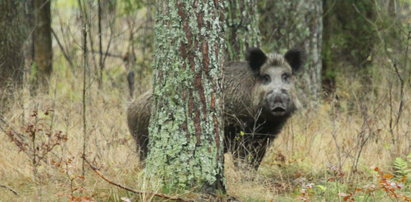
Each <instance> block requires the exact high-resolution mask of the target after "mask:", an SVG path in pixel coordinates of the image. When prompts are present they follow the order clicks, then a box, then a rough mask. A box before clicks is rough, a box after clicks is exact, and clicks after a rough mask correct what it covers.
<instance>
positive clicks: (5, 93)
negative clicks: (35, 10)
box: [0, 0, 28, 111]
mask: <svg viewBox="0 0 411 202" xmlns="http://www.w3.org/2000/svg"><path fill="white" fill-rule="evenodd" d="M25 20H26V18H25V11H24V5H23V3H21V1H15V0H2V1H0V111H1V110H2V109H4V105H5V104H6V98H10V96H11V94H12V93H13V92H15V91H16V90H17V89H18V88H19V87H20V86H21V85H22V83H23V75H24V54H23V50H22V47H23V44H24V41H25V40H26V38H27V33H28V30H27V27H26V26H27V23H26V22H25Z"/></svg>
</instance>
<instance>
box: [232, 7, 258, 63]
mask: <svg viewBox="0 0 411 202" xmlns="http://www.w3.org/2000/svg"><path fill="white" fill-rule="evenodd" d="M225 8H226V9H225V10H226V21H225V22H226V31H225V32H226V58H227V60H228V61H238V60H243V59H244V57H245V51H246V49H247V48H250V47H259V46H260V41H261V39H260V29H259V27H258V8H257V0H229V1H226V2H225Z"/></svg>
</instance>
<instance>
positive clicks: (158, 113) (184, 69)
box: [146, 0, 225, 193]
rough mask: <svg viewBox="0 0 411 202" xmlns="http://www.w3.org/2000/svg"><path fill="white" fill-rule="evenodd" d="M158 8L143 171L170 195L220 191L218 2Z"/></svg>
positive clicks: (178, 1) (173, 0)
mask: <svg viewBox="0 0 411 202" xmlns="http://www.w3.org/2000/svg"><path fill="white" fill-rule="evenodd" d="M156 7H157V16H156V25H155V53H154V55H155V62H154V83H153V87H154V89H153V102H154V106H153V109H152V110H153V111H152V116H151V119H150V129H149V136H150V142H149V154H148V157H147V161H146V171H147V172H148V174H149V175H150V176H152V177H155V178H159V179H160V180H161V181H162V183H163V185H164V186H165V188H167V189H168V190H170V189H171V190H180V189H192V188H193V187H196V190H197V191H201V192H207V193H215V192H216V191H217V190H223V191H224V190H225V187H224V169H223V166H224V164H223V162H224V156H223V142H222V141H223V121H222V109H223V99H222V90H221V87H222V64H223V58H224V57H223V47H224V44H223V43H224V40H223V32H222V30H223V29H222V26H223V25H222V20H223V15H222V12H223V5H222V1H212V0H170V1H157V5H156Z"/></svg>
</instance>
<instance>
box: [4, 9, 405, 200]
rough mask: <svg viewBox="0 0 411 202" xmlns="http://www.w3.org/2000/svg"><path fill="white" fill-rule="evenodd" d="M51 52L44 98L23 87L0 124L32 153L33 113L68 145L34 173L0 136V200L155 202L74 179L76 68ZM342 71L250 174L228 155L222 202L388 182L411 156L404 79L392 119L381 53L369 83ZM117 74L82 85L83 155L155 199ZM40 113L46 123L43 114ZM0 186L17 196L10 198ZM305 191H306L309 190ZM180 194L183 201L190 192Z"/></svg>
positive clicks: (140, 85) (123, 38)
mask: <svg viewBox="0 0 411 202" xmlns="http://www.w3.org/2000/svg"><path fill="white" fill-rule="evenodd" d="M60 9H61V8H60ZM54 12H56V11H54ZM59 15H60V16H61V17H60V18H57V20H55V21H54V23H55V24H54V25H53V26H54V27H56V28H60V27H63V29H61V30H59V29H56V31H57V33H58V35H59V36H62V37H63V35H64V34H63V33H64V32H67V33H68V35H66V36H65V39H64V40H66V42H67V44H78V41H80V38H79V36H78V34H76V33H77V32H76V30H78V28H79V27H77V28H76V26H77V24H76V21H75V19H71V21H70V20H69V21H68V22H63V20H61V19H63V18H64V19H70V17H69V16H70V15H71V14H70V13H69V14H67V15H68V16H65V15H64V14H63V13H59ZM140 16H141V15H140ZM136 19H138V18H136ZM119 21H120V20H119ZM123 21H125V20H124V19H123ZM123 21H120V22H121V23H120V25H118V30H119V31H118V33H117V35H114V36H115V38H114V40H113V47H112V50H113V52H119V53H123V52H124V50H126V49H127V47H128V45H129V44H127V38H128V36H127V34H124V33H126V31H125V30H127V25H126V23H124V22H123ZM137 25H138V23H137ZM66 28H72V29H73V30H71V31H68V30H66ZM106 37H107V36H106ZM76 41H77V42H76ZM106 41H107V40H106ZM76 47H77V46H74V48H73V47H72V48H73V52H74V54H73V55H74V60H76V59H77V58H79V57H80V56H79V55H78V54H76V53H77V52H76V51H78V47H77V49H76ZM54 50H55V55H54V64H53V65H54V72H53V75H52V81H51V85H50V92H49V93H48V94H40V95H37V96H34V97H33V96H30V93H29V87H28V86H25V87H24V88H23V90H21V91H19V92H18V93H16V95H15V97H16V99H15V100H14V101H13V102H12V103H11V104H10V105H8V106H7V107H8V108H9V110H8V112H7V113H6V114H2V117H4V120H5V122H6V123H7V125H4V124H3V123H0V124H3V125H2V126H3V127H4V129H5V131H6V132H9V131H14V132H15V134H17V133H18V134H22V136H23V137H24V138H23V139H24V140H25V141H26V143H27V145H28V146H30V134H28V133H27V132H26V131H27V130H26V129H27V127H28V126H30V125H36V120H35V119H33V117H32V116H31V115H32V114H33V112H34V111H37V112H38V117H39V119H40V120H41V121H40V122H41V124H38V125H37V126H38V127H39V128H41V129H43V132H44V131H47V130H51V131H61V132H62V134H64V135H67V141H62V142H61V144H60V145H57V146H56V147H54V148H53V150H52V151H51V152H49V153H48V154H47V155H46V156H45V157H44V160H42V161H41V162H39V163H38V164H37V165H33V155H30V152H24V151H20V150H21V149H22V148H21V147H19V146H17V145H16V144H15V142H13V141H12V140H11V139H10V138H9V136H7V134H6V133H5V132H3V131H0V137H1V139H2V141H1V142H0V148H1V149H0V151H1V152H0V201H39V200H42V201H67V200H68V199H70V198H72V199H79V197H81V196H83V197H89V198H93V199H96V200H99V201H122V200H126V199H127V198H129V199H131V200H137V201H150V200H153V201H155V200H158V199H153V197H152V196H150V195H135V194H131V193H127V192H126V191H124V190H122V189H118V188H117V187H114V186H112V185H110V184H108V183H106V182H104V181H103V180H102V179H101V178H99V177H98V176H97V175H95V173H93V172H92V171H91V170H90V169H87V172H86V176H81V165H82V160H81V153H82V143H83V142H82V140H83V128H82V125H83V123H82V99H81V94H82V89H81V87H82V86H81V85H80V84H81V83H82V78H81V76H80V75H82V69H81V68H80V67H79V66H76V67H75V68H74V69H71V68H70V67H69V66H68V64H67V63H66V62H65V61H64V58H63V56H62V54H61V52H60V51H59V49H58V47H57V45H55V47H54ZM122 51H123V52H122ZM140 60H141V58H140ZM79 61H80V60H79ZM90 62H91V63H92V62H93V60H92V59H91V61H90ZM75 64H77V63H76V62H75ZM92 64H93V63H92ZM340 65H341V70H340V72H339V77H338V78H337V91H336V94H335V95H333V96H330V97H328V98H327V99H325V100H323V101H321V102H320V103H319V104H318V107H317V108H315V109H300V110H299V111H298V112H297V113H296V114H295V115H294V117H292V118H291V120H290V121H289V122H288V123H287V125H286V126H285V127H284V129H283V131H282V133H281V134H280V135H279V137H278V138H277V139H276V140H275V141H274V143H273V144H272V146H271V148H270V151H269V152H268V153H267V156H266V157H265V159H264V160H263V163H262V166H261V168H260V169H259V170H258V171H252V170H247V169H238V168H235V167H234V165H233V163H232V159H231V156H230V155H226V180H227V186H228V193H229V194H230V195H233V196H235V197H237V198H239V199H241V200H244V201H269V200H273V201H295V199H298V197H301V196H304V197H308V198H310V197H311V198H310V199H312V200H316V201H336V200H343V197H342V196H339V195H338V194H339V193H342V192H344V193H352V192H353V190H355V188H357V187H364V186H366V185H373V184H376V185H377V186H379V185H378V179H380V178H378V176H376V173H375V172H374V170H373V169H371V168H370V167H378V168H379V169H381V170H384V172H387V173H389V172H392V171H393V161H394V160H395V158H397V157H401V158H404V159H406V156H407V155H408V154H409V153H411V150H410V149H411V139H410V135H411V134H410V133H411V103H410V102H411V89H410V87H411V86H410V83H409V78H408V83H406V86H405V91H404V92H405V93H404V96H403V98H402V100H403V104H404V105H403V108H402V110H401V113H400V116H399V113H398V112H399V111H398V109H399V104H400V100H401V99H400V95H399V80H398V78H397V76H396V72H395V71H394V69H393V68H392V64H390V62H389V60H388V58H387V57H386V55H384V54H383V53H380V55H379V57H378V58H377V59H376V60H375V61H374V64H373V66H372V67H370V69H372V70H373V71H372V72H371V73H370V74H367V75H371V77H370V78H362V77H361V75H362V74H359V73H358V71H356V70H354V69H351V68H352V67H346V66H344V65H343V64H340ZM123 66H124V64H123V63H122V61H121V60H119V59H118V58H109V59H108V60H107V69H106V72H105V75H104V78H103V79H104V80H103V83H104V88H103V90H100V91H99V90H97V89H98V88H97V80H96V79H95V78H94V77H93V75H90V77H89V78H87V79H89V85H88V88H87V99H86V100H87V102H86V106H87V114H86V120H87V122H86V124H87V128H88V130H87V134H88V136H89V139H88V142H87V152H86V156H87V159H88V160H89V161H91V162H92V163H93V164H94V165H95V166H97V167H98V168H99V169H100V171H101V172H102V173H103V174H104V175H105V176H106V177H108V178H109V179H111V180H112V181H114V182H118V183H120V184H123V185H126V186H128V187H132V188H134V189H137V190H151V191H157V189H158V188H157V186H156V183H155V182H148V181H147V180H146V179H144V175H143V173H142V169H141V168H140V165H139V162H138V158H137V154H136V152H135V145H134V141H133V139H132V138H131V136H130V135H129V132H128V128H127V125H126V114H125V109H126V107H127V104H128V102H129V98H128V88H127V84H126V74H127V71H126V69H125V68H124V67H123ZM91 67H92V68H93V65H91ZM408 69H409V67H408ZM402 73H403V75H404V78H407V77H406V76H405V75H406V74H408V73H407V72H406V71H405V70H404V72H402ZM138 78H140V79H141V80H137V81H136V83H137V86H136V87H137V89H136V91H137V94H138V93H141V92H144V90H145V89H147V88H148V85H149V83H150V76H148V75H147V74H142V75H140V76H138ZM50 110H51V111H50ZM46 111H49V115H45V114H44V112H46ZM398 117H399V119H398ZM397 119H398V121H397ZM36 141H37V144H38V145H40V144H41V143H45V144H47V143H48V138H47V135H45V133H42V132H39V137H38V139H37V140H36ZM408 163H409V164H410V165H409V166H410V167H408V168H407V169H409V168H411V162H408ZM404 184H405V185H406V187H405V188H403V189H402V190H403V191H402V192H404V193H405V194H407V193H409V192H410V189H409V185H410V184H409V183H404ZM1 185H4V186H6V187H9V188H11V189H13V190H15V191H16V192H17V193H18V195H15V194H14V193H12V192H11V191H10V190H8V189H7V188H4V187H2V186H1ZM310 186H314V188H307V187H310ZM303 189H304V190H305V191H308V192H309V194H308V195H307V196H306V195H304V194H303V192H301V190H303ZM377 191H378V190H377ZM183 195H184V196H189V195H190V193H183ZM364 195H366V194H364ZM371 195H372V196H370V199H371V200H372V199H374V200H378V201H381V200H382V201H386V200H391V197H390V196H389V195H387V194H385V192H384V191H381V189H380V190H379V192H378V193H377V192H375V193H374V192H371ZM409 195H410V196H411V194H409ZM76 197H77V198H76ZM122 198H123V199H122ZM83 199H86V198H83ZM300 199H301V198H300ZM360 199H364V198H360Z"/></svg>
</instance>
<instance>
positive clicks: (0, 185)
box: [0, 184, 19, 196]
mask: <svg viewBox="0 0 411 202" xmlns="http://www.w3.org/2000/svg"><path fill="white" fill-rule="evenodd" d="M0 187H1V188H5V189H7V190H9V191H11V192H13V194H14V195H16V196H18V195H19V194H18V193H17V192H16V191H14V190H13V189H12V188H11V187H9V186H6V185H2V184H0Z"/></svg>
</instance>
